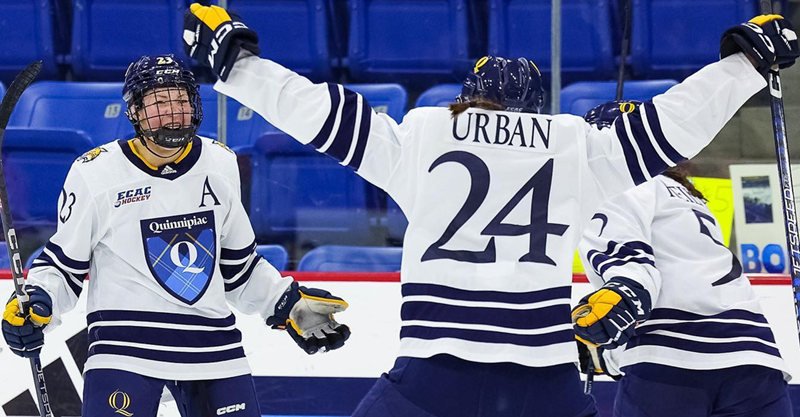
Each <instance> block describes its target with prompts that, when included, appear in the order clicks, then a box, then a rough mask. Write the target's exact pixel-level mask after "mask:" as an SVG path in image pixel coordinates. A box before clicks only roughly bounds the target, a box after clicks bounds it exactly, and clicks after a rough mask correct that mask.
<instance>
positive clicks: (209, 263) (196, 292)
mask: <svg viewBox="0 0 800 417" xmlns="http://www.w3.org/2000/svg"><path fill="white" fill-rule="evenodd" d="M141 227H142V241H143V242H142V243H143V244H144V252H145V255H146V256H147V266H148V267H149V268H150V272H152V273H153V276H154V277H155V278H156V281H158V283H159V284H161V286H162V287H164V289H165V290H167V292H169V293H170V294H172V295H173V296H174V297H175V298H177V299H179V300H181V301H183V302H184V303H187V304H194V303H195V302H197V300H199V299H200V297H202V296H203V294H204V293H205V292H206V289H207V288H208V284H209V283H210V282H211V277H212V275H213V274H214V265H215V264H216V253H217V248H216V242H217V239H216V230H215V229H214V212H213V211H203V212H199V213H192V214H184V215H178V216H170V217H158V218H154V219H145V220H142V221H141Z"/></svg>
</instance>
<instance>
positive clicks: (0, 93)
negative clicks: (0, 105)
mask: <svg viewBox="0 0 800 417" xmlns="http://www.w3.org/2000/svg"><path fill="white" fill-rule="evenodd" d="M5 95H6V86H5V85H4V84H3V83H0V97H4V96H5Z"/></svg>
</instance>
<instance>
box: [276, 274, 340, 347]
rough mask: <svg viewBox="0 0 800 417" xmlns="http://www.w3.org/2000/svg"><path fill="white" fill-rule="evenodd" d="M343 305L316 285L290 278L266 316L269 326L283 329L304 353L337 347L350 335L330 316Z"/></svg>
mask: <svg viewBox="0 0 800 417" xmlns="http://www.w3.org/2000/svg"><path fill="white" fill-rule="evenodd" d="M345 309H347V303H346V302H345V301H344V300H342V299H341V298H339V297H335V296H333V295H331V293H329V292H327V291H325V290H320V289H317V288H306V287H300V286H298V284H297V283H296V282H293V283H292V285H291V286H290V287H289V289H288V290H286V292H284V293H283V295H282V296H281V298H280V299H279V300H278V303H277V304H276V305H275V314H274V315H273V316H271V317H269V318H267V325H269V326H272V328H273V329H286V331H287V332H289V335H290V336H291V337H292V339H294V341H295V342H296V343H297V344H298V346H300V348H302V349H303V350H304V351H306V353H308V354H309V355H312V354H314V353H317V352H325V351H328V350H334V349H338V348H340V347H342V346H344V342H345V340H347V338H349V337H350V329H349V328H348V327H347V326H345V325H344V324H339V323H337V322H336V320H334V319H333V313H338V312H340V311H344V310H345Z"/></svg>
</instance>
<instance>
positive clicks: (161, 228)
mask: <svg viewBox="0 0 800 417" xmlns="http://www.w3.org/2000/svg"><path fill="white" fill-rule="evenodd" d="M206 224H208V216H200V217H198V216H196V215H194V216H192V218H186V217H184V218H182V219H180V220H177V221H175V220H165V221H163V222H157V221H156V222H150V224H149V225H148V228H149V229H150V231H151V232H153V233H161V232H165V231H167V230H172V229H189V230H192V227H195V226H201V225H206Z"/></svg>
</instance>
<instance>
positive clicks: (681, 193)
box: [667, 185, 706, 206]
mask: <svg viewBox="0 0 800 417" xmlns="http://www.w3.org/2000/svg"><path fill="white" fill-rule="evenodd" d="M667 191H668V192H669V196H670V197H673V198H678V199H681V200H683V201H686V202H687V203H693V204H697V205H698V206H704V205H705V204H706V203H705V202H704V201H703V200H701V199H699V198H697V197H695V196H693V195H692V193H690V192H689V190H687V189H686V188H684V187H683V186H675V185H667Z"/></svg>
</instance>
